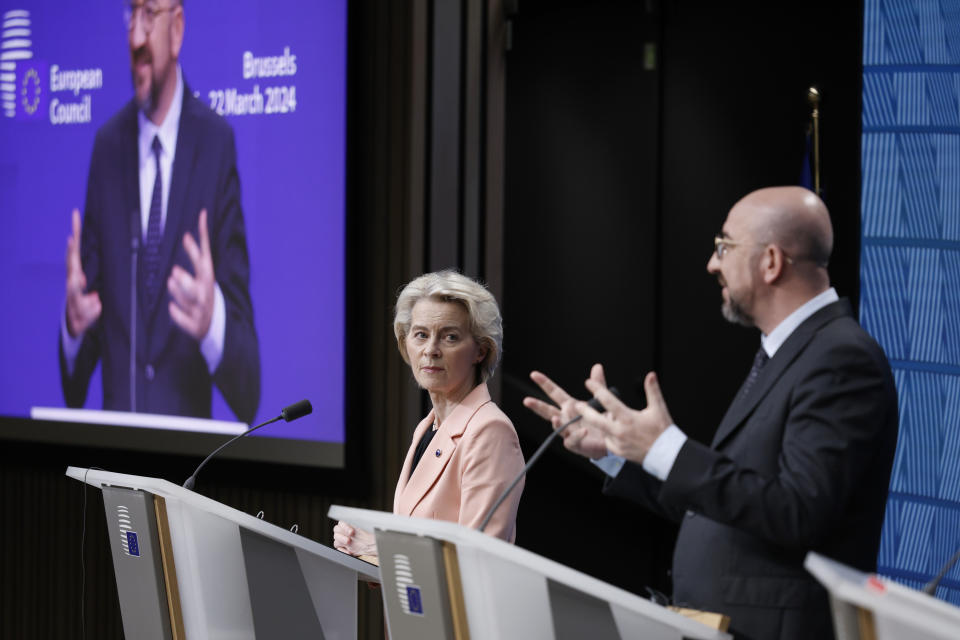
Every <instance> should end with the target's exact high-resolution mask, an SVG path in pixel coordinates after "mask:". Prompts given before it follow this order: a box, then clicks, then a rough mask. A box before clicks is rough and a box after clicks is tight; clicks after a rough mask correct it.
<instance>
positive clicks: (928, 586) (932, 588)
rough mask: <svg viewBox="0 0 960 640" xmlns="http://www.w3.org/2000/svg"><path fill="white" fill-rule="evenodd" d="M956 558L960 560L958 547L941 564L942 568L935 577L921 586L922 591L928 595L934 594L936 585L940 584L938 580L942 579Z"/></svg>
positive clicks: (955, 561)
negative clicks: (951, 555)
mask: <svg viewBox="0 0 960 640" xmlns="http://www.w3.org/2000/svg"><path fill="white" fill-rule="evenodd" d="M957 560H960V549H958V550H957V552H956V553H955V554H953V557H952V558H950V560H949V561H948V562H947V564H945V565H943V568H942V569H940V573H938V574H937V577H936V578H934V579H933V580H931V581H930V582H928V583H927V584H926V586H924V587H923V592H924V593H926V594H928V595H931V596H932V595H935V594H936V593H937V587H938V586H940V581H941V580H943V577H944V576H945V575H947V571H950V567H952V566H953V565H955V564H956V563H957Z"/></svg>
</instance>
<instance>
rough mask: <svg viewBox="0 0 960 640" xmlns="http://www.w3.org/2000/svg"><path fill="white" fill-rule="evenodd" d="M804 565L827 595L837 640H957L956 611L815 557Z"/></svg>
mask: <svg viewBox="0 0 960 640" xmlns="http://www.w3.org/2000/svg"><path fill="white" fill-rule="evenodd" d="M804 566H805V567H806V568H807V571H809V572H810V573H812V574H813V576H814V577H815V578H816V579H817V580H819V581H820V583H821V584H823V586H824V587H826V589H827V591H828V592H829V594H830V606H831V608H832V609H833V624H834V629H835V630H836V633H837V640H868V639H869V640H873V638H876V640H906V639H909V640H957V638H960V608H957V607H955V606H953V605H951V604H948V603H946V602H943V601H942V600H938V599H937V598H934V597H933V596H929V595H927V594H925V593H923V592H921V591H916V590H915V589H911V588H909V587H905V586H904V585H902V584H899V583H897V582H893V581H892V580H888V579H886V578H883V577H880V576H876V575H874V574H870V573H864V572H863V571H858V570H856V569H853V568H851V567H848V566H846V565H843V564H840V563H839V562H836V561H834V560H830V559H829V558H826V557H824V556H821V555H819V554H817V553H813V552H810V553H808V554H807V558H806V560H805V561H804Z"/></svg>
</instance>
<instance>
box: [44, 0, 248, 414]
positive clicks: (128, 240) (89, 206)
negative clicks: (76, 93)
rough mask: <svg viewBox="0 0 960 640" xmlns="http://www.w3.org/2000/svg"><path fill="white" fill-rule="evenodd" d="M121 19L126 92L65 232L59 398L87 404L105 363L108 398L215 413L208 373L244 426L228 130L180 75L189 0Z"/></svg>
mask: <svg viewBox="0 0 960 640" xmlns="http://www.w3.org/2000/svg"><path fill="white" fill-rule="evenodd" d="M126 24H127V28H128V34H129V43H130V63H131V68H132V76H133V88H134V97H133V100H131V101H130V102H129V103H128V104H127V105H125V106H124V107H123V108H122V109H121V110H120V111H119V112H118V113H117V114H115V115H114V116H113V117H112V118H111V119H110V120H109V121H107V123H106V124H104V125H103V127H101V128H100V130H99V131H97V136H96V140H95V142H94V146H93V153H92V156H91V160H90V173H89V176H88V179H87V198H86V206H85V211H84V217H83V221H82V223H81V219H80V212H79V211H77V210H74V212H73V220H72V224H73V232H72V234H71V236H70V237H69V239H68V241H67V259H66V263H67V279H66V312H65V314H64V318H63V322H62V326H61V331H60V377H61V382H62V385H63V393H64V397H65V400H66V403H67V406H70V407H81V406H83V404H84V402H85V400H86V396H87V388H88V386H89V382H90V377H91V375H92V374H93V371H94V369H95V367H96V364H97V361H98V360H99V361H101V362H102V364H103V406H104V408H105V409H114V410H135V411H142V412H148V413H165V414H177V415H188V416H198V417H210V414H211V393H212V384H213V383H216V385H217V387H218V388H219V389H220V391H221V392H222V393H223V396H224V398H225V399H226V401H227V403H228V404H229V405H230V408H231V409H232V410H233V412H234V413H235V414H236V416H237V418H238V419H239V420H241V421H243V422H248V423H249V422H252V421H253V419H254V416H255V414H256V411H257V406H258V404H259V402H260V355H259V345H258V342H257V334H256V330H255V328H254V323H253V306H252V303H251V301H250V291H249V278H250V275H249V272H250V267H249V258H248V253H247V242H246V232H245V229H244V222H243V212H242V210H241V206H240V183H239V177H238V175H237V167H236V150H235V145H234V137H233V131H232V129H231V128H230V126H229V125H228V124H227V123H226V121H225V120H223V119H222V118H220V117H219V116H217V115H216V114H214V113H213V112H212V111H211V110H210V109H209V108H208V107H207V106H206V105H204V104H203V103H202V102H200V101H199V100H197V99H196V98H195V97H194V96H193V93H192V92H191V91H190V89H189V87H187V86H186V85H185V83H184V80H183V73H182V71H181V69H180V65H179V63H178V58H179V54H180V48H181V45H182V44H183V34H184V7H183V2H176V1H172V2H171V1H167V2H151V1H149V0H148V1H147V2H133V3H131V4H129V5H128V6H127V7H126ZM133 246H136V247H137V249H136V252H137V261H136V274H135V275H134V274H133V273H132V271H133V265H132V264H131V256H132V255H133V254H132V251H133V250H134V249H133V248H132V247H133ZM134 279H135V280H134ZM132 288H133V289H134V290H135V291H136V294H135V295H136V310H135V315H136V360H135V369H136V379H135V385H131V384H130V383H131V381H130V368H131V364H130V338H131V316H132V315H133V310H132V309H131V307H132V306H133V305H131V289H132ZM133 394H135V396H134V397H131V396H132V395H133Z"/></svg>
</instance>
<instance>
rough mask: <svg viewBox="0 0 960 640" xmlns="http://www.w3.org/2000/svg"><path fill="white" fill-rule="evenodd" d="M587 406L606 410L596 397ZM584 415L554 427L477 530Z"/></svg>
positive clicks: (615, 391) (487, 522)
mask: <svg viewBox="0 0 960 640" xmlns="http://www.w3.org/2000/svg"><path fill="white" fill-rule="evenodd" d="M607 390H608V391H609V392H610V393H612V394H613V395H614V396H616V397H617V398H619V397H620V392H619V391H617V388H616V387H607ZM587 406H589V407H590V408H591V409H593V410H595V411H600V412H603V411H605V409H604V408H603V405H602V404H600V401H599V400H597V399H596V398H590V401H589V402H588V403H587ZM582 417H583V416H577V417H575V418H571V419H570V420H568V421H567V422H565V423H564V424H562V425H561V426H560V428H559V429H554V431H553V433H551V434H550V435H549V436H547V439H546V440H544V441H543V444H541V445H540V448H539V449H537V450H536V451H535V452H534V454H533V455H532V456H530V460H529V461H528V462H527V464H525V465H524V467H523V469H521V470H520V473H518V474H517V477H516V478H514V479H513V482H511V483H510V485H509V486H508V487H507V488H506V489H504V490H503V493H501V494H500V497H499V498H497V501H496V502H494V503H493V506H492V507H490V510H489V511H487V515H486V516H485V517H484V518H483V522H481V523H480V526H479V527H477V531H479V532H481V533H483V530H484V529H486V528H487V524H489V522H490V518H492V517H493V514H494V513H496V511H497V507H499V506H500V504H501V503H503V501H504V500H506V499H507V496H508V495H510V492H511V491H513V488H514V487H515V486H517V483H518V482H520V478H522V477H524V476H525V475H527V472H528V471H530V467H532V466H533V465H534V463H535V462H536V461H537V460H539V459H540V456H542V455H543V452H544V451H546V450H547V447H549V446H550V443H551V442H553V439H554V438H556V437H557V436H558V435H560V434H561V433H563V430H564V429H566V428H567V427H569V426H570V425H572V424H573V423H574V422H577V421H578V420H580V418H582Z"/></svg>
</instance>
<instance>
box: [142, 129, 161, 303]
mask: <svg viewBox="0 0 960 640" xmlns="http://www.w3.org/2000/svg"><path fill="white" fill-rule="evenodd" d="M151 148H152V149H153V157H154V160H155V161H156V166H157V179H156V180H154V182H153V196H152V197H151V198H150V219H149V220H148V222H147V241H146V243H145V244H144V247H143V258H144V267H145V268H144V276H145V285H146V289H147V291H146V294H147V301H148V304H149V305H152V304H153V302H154V300H156V299H157V294H158V293H159V292H160V240H161V239H162V237H163V232H162V231H161V229H160V217H161V216H162V215H163V214H162V213H161V211H160V207H161V205H162V204H163V197H162V193H163V177H162V176H161V175H160V151H161V149H163V147H162V146H161V145H160V138H158V137H157V136H154V137H153V144H152V145H151Z"/></svg>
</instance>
